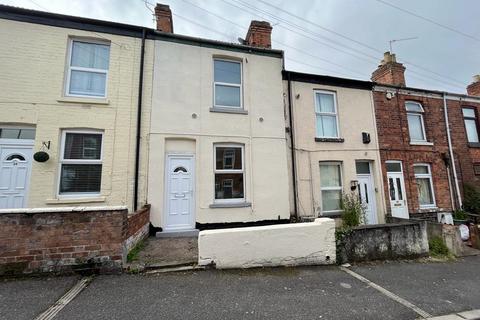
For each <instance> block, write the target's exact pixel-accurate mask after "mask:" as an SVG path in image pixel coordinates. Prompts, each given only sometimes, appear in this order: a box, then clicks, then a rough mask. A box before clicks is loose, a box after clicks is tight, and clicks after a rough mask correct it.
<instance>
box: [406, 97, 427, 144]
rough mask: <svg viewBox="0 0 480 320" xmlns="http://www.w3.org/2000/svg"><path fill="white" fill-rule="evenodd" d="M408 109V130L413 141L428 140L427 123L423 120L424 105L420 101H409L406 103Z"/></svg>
mask: <svg viewBox="0 0 480 320" xmlns="http://www.w3.org/2000/svg"><path fill="white" fill-rule="evenodd" d="M405 109H406V110H407V120H408V132H409V134H410V141H411V142H427V136H426V134H425V124H424V121H423V113H424V110H423V107H422V105H421V104H420V103H418V102H412V101H408V102H406V103H405Z"/></svg>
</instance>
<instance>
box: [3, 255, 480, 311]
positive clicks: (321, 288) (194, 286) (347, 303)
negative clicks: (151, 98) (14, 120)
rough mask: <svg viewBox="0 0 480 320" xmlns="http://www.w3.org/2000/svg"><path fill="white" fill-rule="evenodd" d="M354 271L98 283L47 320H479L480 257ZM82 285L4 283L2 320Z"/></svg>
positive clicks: (194, 274)
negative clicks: (440, 318)
mask: <svg viewBox="0 0 480 320" xmlns="http://www.w3.org/2000/svg"><path fill="white" fill-rule="evenodd" d="M345 270H347V271H345ZM345 270H344V269H342V268H340V267H337V266H329V267H301V268H271V269H270V268H268V269H248V270H205V271H189V272H176V273H159V274H156V275H126V274H124V275H116V276H114V275H110V276H107V275H105V276H96V277H94V278H93V280H92V281H91V282H90V284H89V285H88V286H87V287H86V288H85V289H83V290H82V291H79V290H76V291H75V290H73V289H72V290H73V291H75V292H78V291H79V293H78V295H76V296H75V295H72V294H71V292H72V290H70V292H69V293H68V294H67V295H65V296H64V298H63V299H61V300H60V302H61V303H60V307H58V306H59V304H58V303H57V304H56V305H55V306H56V308H57V309H56V310H57V311H55V312H58V313H57V314H56V316H55V317H50V318H48V317H42V318H41V319H52V318H53V319H73V320H74V319H276V320H282V319H419V318H422V315H423V317H430V316H431V317H435V316H444V315H448V317H447V318H444V319H475V315H477V316H478V315H479V314H480V313H476V312H478V309H480V256H474V257H466V258H462V259H459V260H457V261H454V262H425V261H416V262H388V263H376V264H368V265H357V266H352V267H350V268H348V269H345ZM76 283H79V278H78V277H59V278H46V279H23V280H8V281H3V282H0V319H2V320H3V319H33V318H34V317H35V316H38V315H39V314H40V313H41V312H42V311H43V310H46V309H47V308H48V307H49V306H51V305H54V303H55V301H56V300H57V299H59V298H60V297H62V295H64V294H65V293H66V292H67V291H68V290H69V289H70V288H71V287H74V286H75V284H76ZM77 289H78V285H77ZM67 296H68V297H70V298H68V299H66V298H65V297H67ZM48 310H50V309H48ZM471 310H477V311H474V312H471V313H470V316H471V317H470V318H468V314H465V313H462V312H465V311H471ZM462 314H463V315H466V316H465V317H463V316H461V315H462Z"/></svg>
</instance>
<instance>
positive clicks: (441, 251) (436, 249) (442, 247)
mask: <svg viewBox="0 0 480 320" xmlns="http://www.w3.org/2000/svg"><path fill="white" fill-rule="evenodd" d="M428 245H429V247H430V255H431V256H432V257H439V256H448V255H449V251H448V247H447V246H446V244H445V242H443V239H442V238H440V237H433V238H432V239H430V240H429V241H428Z"/></svg>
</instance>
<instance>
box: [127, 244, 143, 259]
mask: <svg viewBox="0 0 480 320" xmlns="http://www.w3.org/2000/svg"><path fill="white" fill-rule="evenodd" d="M143 248H145V241H140V242H139V243H137V245H136V246H135V247H133V248H132V250H130V252H129V253H128V255H127V262H132V261H135V260H137V258H138V254H139V253H140V251H142V250H143Z"/></svg>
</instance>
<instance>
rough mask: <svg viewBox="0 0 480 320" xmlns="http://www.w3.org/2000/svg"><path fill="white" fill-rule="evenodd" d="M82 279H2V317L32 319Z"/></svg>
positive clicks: (0, 286) (3, 318)
mask: <svg viewBox="0 0 480 320" xmlns="http://www.w3.org/2000/svg"><path fill="white" fill-rule="evenodd" d="M79 279H80V277H77V276H71V277H49V278H25V279H18V280H0V319H1V320H7V319H8V320H10V319H12V320H13V319H15V320H23V319H25V320H27V319H28V320H31V319H33V318H35V317H36V316H37V315H39V314H40V313H42V312H43V311H44V310H46V309H47V308H48V307H49V306H50V305H51V304H53V303H55V302H56V301H57V299H58V298H60V297H61V296H62V295H63V294H65V292H67V291H68V290H69V289H70V288H71V287H72V286H73V285H75V283H76V282H77V281H78V280H79Z"/></svg>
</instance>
